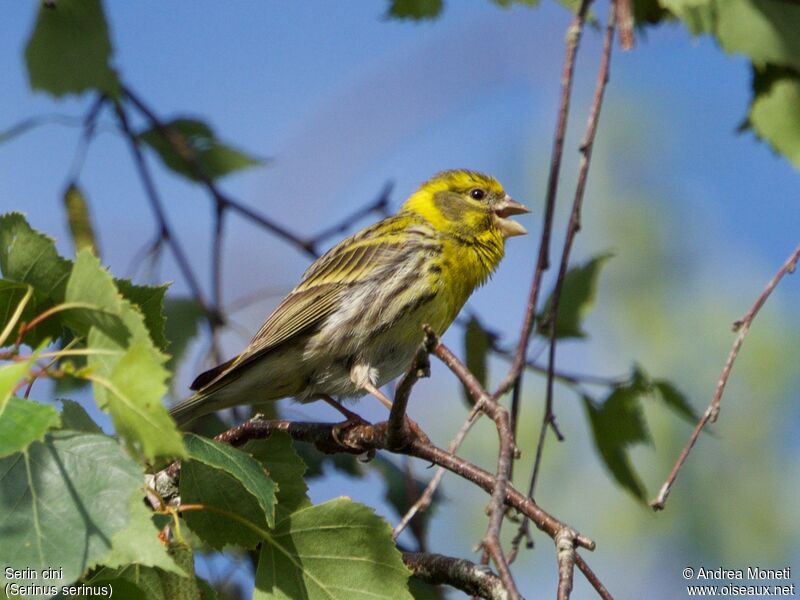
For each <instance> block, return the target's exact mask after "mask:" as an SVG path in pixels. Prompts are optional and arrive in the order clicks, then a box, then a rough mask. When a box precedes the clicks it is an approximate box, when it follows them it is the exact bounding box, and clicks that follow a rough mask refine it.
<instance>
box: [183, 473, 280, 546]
mask: <svg viewBox="0 0 800 600" xmlns="http://www.w3.org/2000/svg"><path fill="white" fill-rule="evenodd" d="M264 477H265V476H264ZM180 496H181V504H184V505H185V504H202V505H203V506H207V507H211V508H210V510H192V511H186V512H184V513H183V517H184V519H185V520H186V525H188V526H189V528H190V529H191V530H192V532H193V533H194V534H196V535H197V537H199V538H200V539H201V540H203V541H204V542H205V543H207V544H208V545H209V546H211V547H212V548H215V549H217V550H221V549H222V548H223V546H225V545H227V544H235V545H237V546H241V547H243V548H250V549H253V548H255V547H256V546H257V545H258V543H259V541H261V537H262V536H261V534H260V531H263V530H264V528H265V527H266V515H265V514H264V509H263V508H261V506H260V505H259V503H258V501H257V500H256V498H255V496H254V495H253V494H251V493H250V492H248V491H247V490H246V489H245V488H244V486H243V485H242V483H241V482H240V481H239V480H238V479H236V477H234V476H233V475H231V474H230V473H228V472H227V471H224V470H222V469H217V468H214V467H209V466H208V465H206V464H203V463H202V462H198V461H195V460H187V461H183V463H182V464H181V477H180ZM220 511H221V512H220Z"/></svg>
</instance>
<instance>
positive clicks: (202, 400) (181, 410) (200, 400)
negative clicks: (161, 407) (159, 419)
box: [169, 393, 217, 428]
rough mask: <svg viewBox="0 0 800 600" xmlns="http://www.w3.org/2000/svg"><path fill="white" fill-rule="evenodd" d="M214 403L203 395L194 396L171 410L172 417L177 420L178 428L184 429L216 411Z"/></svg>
mask: <svg viewBox="0 0 800 600" xmlns="http://www.w3.org/2000/svg"><path fill="white" fill-rule="evenodd" d="M216 410H217V408H215V407H214V403H213V402H212V401H210V399H209V398H208V396H206V395H205V394H202V393H197V394H192V395H191V396H189V397H188V398H186V399H185V400H181V401H180V402H178V404H176V405H175V406H173V407H172V408H170V409H169V414H170V416H171V417H172V418H173V419H175V422H176V423H177V424H178V427H180V428H183V427H184V426H185V425H188V424H189V423H191V422H192V421H194V420H195V419H197V418H198V417H202V416H203V415H207V414H209V413H212V412H214V411H216Z"/></svg>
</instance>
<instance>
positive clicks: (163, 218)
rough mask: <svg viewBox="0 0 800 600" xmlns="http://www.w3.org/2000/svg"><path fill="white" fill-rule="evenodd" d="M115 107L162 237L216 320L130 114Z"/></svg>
mask: <svg viewBox="0 0 800 600" xmlns="http://www.w3.org/2000/svg"><path fill="white" fill-rule="evenodd" d="M114 109H115V112H116V114H117V119H118V120H119V124H120V127H121V128H122V131H123V132H124V134H125V138H126V139H127V140H128V146H129V147H130V151H131V154H132V155H133V160H134V164H135V165H136V169H137V171H138V172H139V178H140V179H141V180H142V185H143V186H144V191H145V195H146V196H147V199H148V201H149V202H150V207H151V208H152V210H153V214H154V215H155V217H156V222H157V224H158V229H159V232H160V235H161V238H162V239H163V240H164V241H166V242H167V244H168V245H169V247H170V249H171V250H172V253H173V255H174V256H175V262H176V263H177V264H178V268H179V269H180V271H181V273H182V274H183V277H184V278H185V279H186V283H187V285H188V286H189V289H190V290H191V292H192V296H194V298H195V300H196V301H197V303H198V304H199V305H200V306H201V307H202V309H203V311H204V312H205V313H206V315H208V316H209V319H210V320H214V319H216V318H217V317H215V316H213V315H215V314H216V310H212V309H211V308H210V307H209V305H208V304H207V303H206V301H205V299H204V298H203V291H202V289H201V288H200V283H199V282H198V281H197V277H196V276H195V274H194V271H192V267H191V265H190V263H189V259H188V258H187V256H186V253H185V252H184V250H183V246H181V244H180V242H178V239H177V237H176V236H175V233H174V232H173V231H172V229H171V227H170V225H169V222H168V220H167V215H166V213H165V212H164V208H163V204H162V202H161V198H160V196H159V195H158V191H157V190H156V186H155V183H154V182H153V177H152V176H151V174H150V170H149V169H148V167H147V163H146V162H145V160H144V155H143V154H142V149H141V147H140V145H139V144H140V142H139V138H138V137H137V136H136V134H135V133H133V131H132V130H131V127H130V124H129V122H128V115H127V114H126V112H125V109H124V108H123V107H122V106H121V105H120V104H119V103H116V104H115V105H114Z"/></svg>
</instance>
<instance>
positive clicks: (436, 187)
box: [402, 169, 530, 238]
mask: <svg viewBox="0 0 800 600" xmlns="http://www.w3.org/2000/svg"><path fill="white" fill-rule="evenodd" d="M402 210H407V211H411V212H415V213H417V214H420V215H422V216H423V217H425V219H427V220H428V221H429V222H430V223H431V224H432V225H433V226H434V227H436V228H437V229H438V230H439V231H443V232H450V233H453V234H455V235H458V236H461V237H471V236H477V235H480V234H483V233H486V232H487V231H491V230H495V231H497V232H499V233H500V234H501V235H502V237H503V238H508V237H511V236H515V235H525V234H526V233H528V232H527V230H526V229H525V228H524V227H523V226H522V225H520V224H519V223H517V222H516V221H512V220H511V219H509V218H508V217H510V216H512V215H521V214H523V213H527V212H530V211H529V210H528V208H527V207H526V206H525V205H523V204H520V203H519V202H517V201H516V200H514V199H512V198H511V197H510V196H509V195H508V194H506V193H505V191H504V190H503V186H502V185H500V183H499V182H498V181H497V180H496V179H495V178H494V177H492V176H490V175H484V174H483V173H477V172H475V171H467V170H464V169H458V170H452V171H443V172H441V173H437V174H436V175H434V176H433V177H431V178H430V179H429V180H428V181H426V182H425V183H423V184H422V185H421V186H420V187H419V189H418V190H417V191H416V192H414V194H412V195H411V197H409V199H408V200H406V202H405V204H403V208H402Z"/></svg>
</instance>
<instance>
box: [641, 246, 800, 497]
mask: <svg viewBox="0 0 800 600" xmlns="http://www.w3.org/2000/svg"><path fill="white" fill-rule="evenodd" d="M798 260H800V246H798V247H797V248H795V249H794V252H792V254H791V255H790V256H789V258H787V259H786V262H784V263H783V265H781V268H780V269H778V272H777V273H775V275H774V276H773V277H772V279H770V280H769V283H767V285H766V287H765V288H764V289H763V290H762V292H761V294H759V296H758V298H756V301H755V302H754V303H753V306H751V307H750V310H748V311H747V313H746V314H745V315H744V317H742V318H741V319H740V320H738V321H736V322H735V323H734V324H733V330H734V331H738V334H737V336H736V339H735V340H734V342H733V347H732V348H731V351H730V352H729V353H728V358H727V359H726V360H725V366H724V367H723V368H722V374H721V375H720V377H719V382H718V383H717V389H716V390H715V391H714V396H713V397H712V398H711V403H710V404H709V405H708V408H707V409H706V412H705V413H704V414H703V416H702V417H701V418H700V420H699V421H698V422H697V425H696V426H695V428H694V431H692V435H691V436H690V437H689V441H688V442H687V443H686V446H685V447H684V449H683V451H682V452H681V454H680V456H679V457H678V460H677V462H676V463H675V466H673V467H672V471H670V474H669V476H668V477H667V480H666V481H665V482H664V485H662V486H661V489H660V490H659V492H658V496H656V498H655V500H653V501H652V502H650V506H651V507H652V508H653V510H656V511H658V510H663V509H664V505H665V503H666V501H667V496H669V492H670V490H671V489H672V485H673V484H674V483H675V479H676V478H677V477H678V473H679V472H680V470H681V467H683V464H684V463H685V462H686V459H687V458H688V456H689V452H691V451H692V448H693V447H694V445H695V443H696V442H697V438H698V437H699V436H700V432H701V431H702V430H703V428H704V427H705V426H706V425H707V424H708V423H709V422H711V423H714V422H716V420H717V417H718V416H719V406H720V402H721V401H722V394H723V393H724V392H725V385H726V384H727V383H728V378H729V377H730V375H731V369H732V368H733V363H734V361H735V360H736V357H737V356H738V355H739V350H740V349H741V347H742V343H743V342H744V337H745V336H746V335H747V332H748V331H749V330H750V324H751V323H752V322H753V319H755V317H756V315H757V314H758V311H759V310H761V307H762V306H764V303H765V302H766V301H767V298H769V296H770V294H771V293H772V290H774V289H775V287H776V286H777V285H778V283H779V282H780V280H781V279H782V278H783V276H784V275H786V273H792V272H794V270H795V268H796V267H797V261H798Z"/></svg>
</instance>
